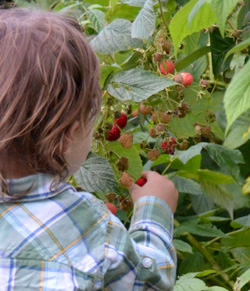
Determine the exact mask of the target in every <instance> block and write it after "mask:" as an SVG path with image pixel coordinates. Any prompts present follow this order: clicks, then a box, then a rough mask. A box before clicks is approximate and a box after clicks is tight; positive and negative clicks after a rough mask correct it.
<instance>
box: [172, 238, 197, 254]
mask: <svg viewBox="0 0 250 291" xmlns="http://www.w3.org/2000/svg"><path fill="white" fill-rule="evenodd" d="M173 245H174V247H175V249H176V250H177V251H180V252H186V253H190V254H192V253H193V250H192V247H191V246H190V245H189V244H188V243H186V242H184V241H182V240H179V239H174V240H173Z"/></svg>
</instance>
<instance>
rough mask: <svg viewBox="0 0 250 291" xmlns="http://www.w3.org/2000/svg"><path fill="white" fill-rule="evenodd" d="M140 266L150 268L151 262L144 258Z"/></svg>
mask: <svg viewBox="0 0 250 291" xmlns="http://www.w3.org/2000/svg"><path fill="white" fill-rule="evenodd" d="M142 264H143V266H144V267H145V268H150V267H151V266H152V264H153V262H152V260H151V259H150V258H144V259H143V260H142Z"/></svg>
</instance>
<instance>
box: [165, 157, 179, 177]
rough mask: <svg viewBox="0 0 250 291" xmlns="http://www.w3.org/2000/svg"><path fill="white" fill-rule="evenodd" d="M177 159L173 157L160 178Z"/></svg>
mask: <svg viewBox="0 0 250 291" xmlns="http://www.w3.org/2000/svg"><path fill="white" fill-rule="evenodd" d="M176 159H177V157H174V158H173V159H172V160H171V161H170V163H169V164H168V165H167V167H166V168H165V170H164V171H163V172H162V176H164V175H165V174H166V172H167V170H168V169H169V168H170V167H171V165H172V163H173V162H174V161H175V160H176Z"/></svg>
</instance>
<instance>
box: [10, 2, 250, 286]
mask: <svg viewBox="0 0 250 291" xmlns="http://www.w3.org/2000/svg"><path fill="white" fill-rule="evenodd" d="M30 4H32V1H17V5H30ZM39 4H40V5H44V6H45V8H48V9H54V10H64V11H65V10H67V11H68V12H70V13H73V14H75V16H76V17H78V18H79V22H80V24H81V25H82V28H83V31H84V33H85V34H86V35H87V36H88V38H89V41H90V43H91V45H92V47H93V48H94V49H95V51H96V53H97V55H98V57H99V59H100V66H101V77H100V84H101V86H102V89H103V102H102V110H101V113H100V115H99V116H98V118H97V122H96V125H95V129H94V138H93V145H92V153H91V154H90V155H89V157H88V159H87V161H86V162H85V163H84V164H83V166H82V167H81V169H80V170H79V171H78V172H77V173H76V174H75V175H74V177H71V178H70V182H71V183H72V184H74V185H75V186H77V187H79V188H80V189H84V190H87V191H90V192H92V193H94V194H95V195H96V196H97V197H99V198H100V199H102V200H103V201H104V202H105V203H109V204H107V205H108V207H109V208H110V209H112V210H111V211H113V212H114V213H115V214H116V215H117V216H118V217H119V218H120V219H121V220H122V221H123V222H124V224H125V226H126V227H128V226H129V222H130V217H131V213H132V207H133V205H132V201H131V198H130V197H129V194H128V187H129V185H131V183H132V182H135V181H138V179H139V184H140V185H142V184H143V183H142V180H141V178H140V177H141V172H142V171H143V170H150V169H151V170H155V171H157V172H159V173H161V174H162V175H166V176H168V177H169V178H170V179H171V180H172V181H173V182H174V183H175V185H176V187H177V189H178V190H179V193H180V199H179V204H178V209H177V212H176V215H175V233H174V246H175V248H176V250H177V254H178V274H177V275H178V280H177V282H176V286H175V291H179V290H186V291H189V290H196V291H199V290H211V291H212V290H214V291H217V290H218V291H223V290H235V291H236V290H237V291H238V290H242V291H245V290H249V288H250V284H249V278H250V251H249V250H250V245H249V242H250V239H249V238H250V228H249V226H250V216H249V213H250V199H249V195H247V194H249V193H250V178H249V175H250V166H249V164H250V150H249V148H250V147H249V145H250V141H249V140H250V127H249V125H250V78H249V71H250V62H248V60H249V55H250V54H249V46H250V1H249V0H245V1H239V0H230V1H229V0H176V1H175V0H168V1H164V0H162V1H160V0H158V1H153V0H85V1H76V0H70V1H68V0H64V1H48V2H46V1H39ZM12 6H13V5H12Z"/></svg>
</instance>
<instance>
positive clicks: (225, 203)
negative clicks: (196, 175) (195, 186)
mask: <svg viewBox="0 0 250 291" xmlns="http://www.w3.org/2000/svg"><path fill="white" fill-rule="evenodd" d="M203 173H204V172H203ZM219 174H220V173H219ZM227 177H229V176H227ZM229 178H231V177H229ZM226 179H227V178H226ZM220 180H221V183H224V182H225V181H222V180H223V179H222V178H219V177H215V176H214V180H213V176H212V175H211V176H210V177H209V178H208V176H206V178H205V177H204V176H203V177H202V178H201V176H200V180H199V182H200V185H201V187H202V189H203V191H204V193H205V195H206V196H207V197H209V198H210V199H212V200H213V201H214V202H215V203H216V204H217V205H219V206H221V207H222V208H225V209H226V210H227V211H228V213H229V215H230V217H231V218H233V196H232V194H231V193H229V192H228V191H227V189H226V188H224V187H223V185H220V182H219V181H220Z"/></svg>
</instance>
